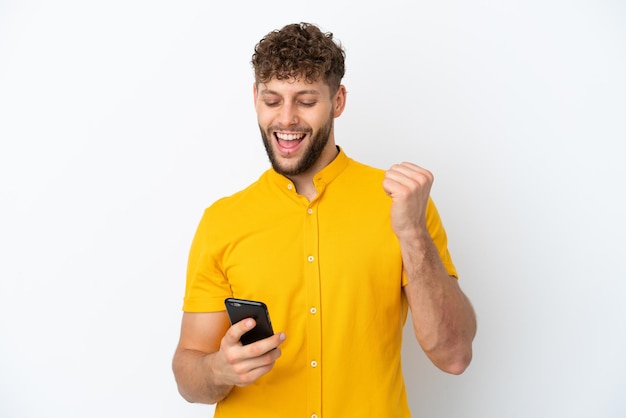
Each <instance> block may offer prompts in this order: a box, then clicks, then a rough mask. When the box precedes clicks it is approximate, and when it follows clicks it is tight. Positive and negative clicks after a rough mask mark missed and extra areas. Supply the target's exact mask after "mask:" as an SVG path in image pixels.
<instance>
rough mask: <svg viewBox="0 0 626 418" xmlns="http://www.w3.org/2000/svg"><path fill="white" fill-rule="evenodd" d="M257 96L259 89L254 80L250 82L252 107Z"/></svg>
mask: <svg viewBox="0 0 626 418" xmlns="http://www.w3.org/2000/svg"><path fill="white" fill-rule="evenodd" d="M258 96H259V90H258V88H257V86H256V82H254V83H252V97H253V98H254V107H255V108H256V99H257V97H258Z"/></svg>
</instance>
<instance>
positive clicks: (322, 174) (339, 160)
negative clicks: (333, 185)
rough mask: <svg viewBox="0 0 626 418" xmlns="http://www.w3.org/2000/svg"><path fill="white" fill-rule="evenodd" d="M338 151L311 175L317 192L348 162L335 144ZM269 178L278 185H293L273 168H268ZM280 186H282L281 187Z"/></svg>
mask: <svg viewBox="0 0 626 418" xmlns="http://www.w3.org/2000/svg"><path fill="white" fill-rule="evenodd" d="M337 149H338V150H339V153H338V154H337V156H336V157H335V159H334V160H332V161H331V162H330V163H329V164H328V165H327V166H326V167H324V168H322V169H321V170H320V171H319V172H317V174H315V176H314V177H313V184H315V188H316V189H317V191H318V193H319V192H320V191H321V190H322V189H323V188H324V187H325V186H326V185H327V184H329V183H330V182H332V181H333V180H334V179H335V178H336V177H337V176H338V175H339V174H340V173H341V172H342V171H343V170H344V169H345V168H346V167H347V166H348V162H349V160H350V159H349V158H348V156H347V155H346V153H345V152H344V151H343V149H342V148H341V147H340V146H337ZM268 173H269V175H270V178H271V179H272V182H274V183H275V184H277V185H279V186H284V185H285V184H287V185H289V184H291V185H292V187H293V182H292V181H291V180H289V179H288V178H287V177H285V176H283V175H282V174H278V173H277V172H276V171H275V170H274V169H273V168H271V169H269V170H268ZM281 188H282V187H281Z"/></svg>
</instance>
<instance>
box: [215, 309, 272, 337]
mask: <svg viewBox="0 0 626 418" xmlns="http://www.w3.org/2000/svg"><path fill="white" fill-rule="evenodd" d="M224 304H225V305H226V312H228V318H229V319H230V324H231V325H234V324H236V323H237V322H239V321H241V320H243V319H246V318H253V319H254V320H255V321H256V326H255V327H254V328H252V329H251V330H250V331H248V332H246V333H245V334H243V335H242V336H241V344H243V345H246V344H250V343H253V342H255V341H258V340H262V339H263V338H267V337H271V336H272V335H274V330H273V329H272V321H270V314H269V311H268V309H267V306H266V305H265V303H263V302H258V301H256V300H246V299H236V298H226V299H225V300H224Z"/></svg>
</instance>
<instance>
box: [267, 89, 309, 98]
mask: <svg viewBox="0 0 626 418" xmlns="http://www.w3.org/2000/svg"><path fill="white" fill-rule="evenodd" d="M259 93H260V95H261V96H266V95H269V94H275V95H277V96H282V94H280V93H278V92H277V91H275V90H270V89H266V90H261V91H260V92H259ZM303 94H312V95H315V96H320V95H321V93H320V92H319V91H318V90H298V91H297V92H296V96H301V95H303Z"/></svg>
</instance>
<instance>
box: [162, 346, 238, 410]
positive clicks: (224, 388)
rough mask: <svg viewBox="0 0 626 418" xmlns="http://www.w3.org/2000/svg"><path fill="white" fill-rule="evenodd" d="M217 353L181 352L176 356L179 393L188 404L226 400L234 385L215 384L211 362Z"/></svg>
mask: <svg viewBox="0 0 626 418" xmlns="http://www.w3.org/2000/svg"><path fill="white" fill-rule="evenodd" d="M214 356H215V353H212V354H206V353H203V352H200V351H196V350H179V351H177V352H176V354H175V355H174V360H173V362H172V368H173V370H174V376H175V378H176V383H177V385H178V391H179V392H180V394H181V395H182V396H183V398H185V399H186V400H187V401H188V402H194V403H206V404H214V403H217V402H219V401H221V400H222V399H224V398H225V397H226V396H227V395H228V394H229V393H230V391H231V390H232V388H233V386H232V385H220V384H218V383H216V382H215V375H214V373H213V372H212V370H211V366H210V365H211V361H212V360H213V357H214Z"/></svg>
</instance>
